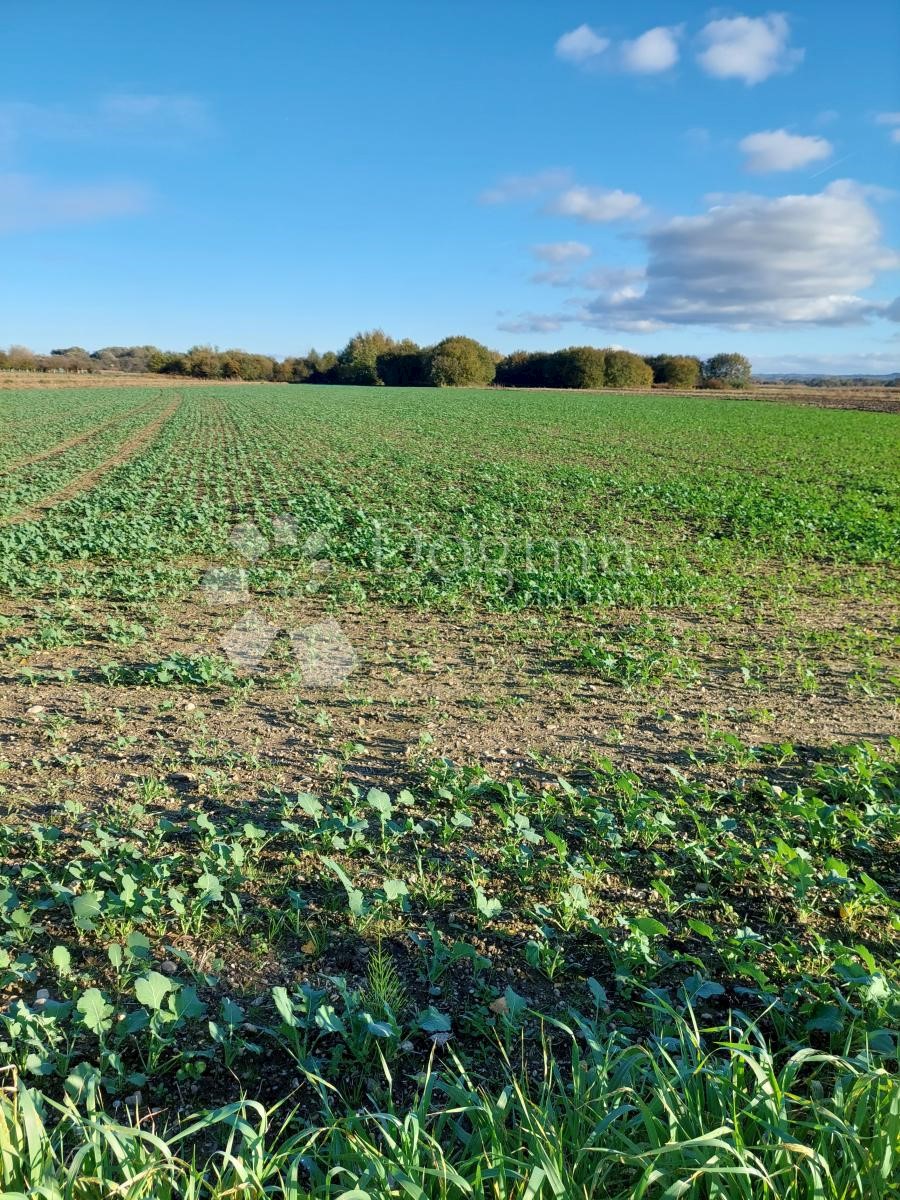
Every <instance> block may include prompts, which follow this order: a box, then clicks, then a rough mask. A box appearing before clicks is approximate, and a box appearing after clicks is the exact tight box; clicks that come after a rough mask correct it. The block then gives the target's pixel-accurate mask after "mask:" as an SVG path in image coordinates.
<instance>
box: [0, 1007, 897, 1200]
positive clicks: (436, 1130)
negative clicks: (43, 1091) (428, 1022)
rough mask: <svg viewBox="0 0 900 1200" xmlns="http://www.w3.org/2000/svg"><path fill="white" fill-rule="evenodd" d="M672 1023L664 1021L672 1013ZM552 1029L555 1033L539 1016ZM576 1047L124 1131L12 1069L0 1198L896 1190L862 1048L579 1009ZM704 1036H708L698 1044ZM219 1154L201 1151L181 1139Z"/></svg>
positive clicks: (835, 1195)
mask: <svg viewBox="0 0 900 1200" xmlns="http://www.w3.org/2000/svg"><path fill="white" fill-rule="evenodd" d="M670 1016H672V1014H670ZM553 1024H554V1025H555V1026H557V1028H566V1027H561V1026H559V1025H558V1023H557V1022H553ZM569 1032H570V1033H571V1035H572V1050H571V1059H570V1061H567V1062H566V1063H565V1066H564V1067H563V1065H562V1064H561V1063H560V1062H559V1061H557V1060H554V1059H553V1058H552V1057H550V1055H549V1053H547V1046H546V1043H545V1047H544V1048H545V1056H544V1061H543V1070H542V1071H541V1072H539V1073H538V1075H539V1079H538V1082H537V1083H534V1082H532V1081H530V1080H529V1076H528V1075H526V1074H525V1073H524V1072H523V1071H521V1070H515V1069H514V1068H513V1067H512V1065H511V1064H510V1063H506V1076H507V1078H506V1083H505V1086H503V1087H501V1088H500V1089H499V1090H496V1091H487V1090H485V1089H484V1088H482V1087H479V1086H477V1085H476V1084H475V1083H474V1082H473V1081H472V1080H471V1079H470V1078H469V1077H468V1076H467V1075H466V1073H465V1072H464V1071H462V1070H461V1071H460V1074H459V1076H458V1077H457V1078H455V1079H454V1080H453V1081H448V1080H447V1079H446V1078H444V1077H443V1076H442V1075H439V1074H438V1073H437V1072H436V1071H435V1070H428V1071H427V1072H426V1074H425V1076H424V1078H423V1081H422V1084H421V1088H420V1090H419V1093H418V1096H417V1098H416V1101H415V1103H414V1104H413V1105H412V1106H411V1107H410V1108H408V1109H406V1110H404V1111H396V1110H395V1109H394V1108H393V1107H391V1106H386V1107H385V1108H384V1110H383V1111H380V1112H376V1111H371V1112H359V1113H353V1114H350V1115H337V1104H336V1103H335V1104H334V1111H333V1110H332V1102H330V1101H329V1100H328V1099H327V1097H328V1096H329V1095H331V1094H334V1089H333V1088H332V1087H331V1085H329V1084H326V1083H325V1082H324V1081H322V1080H317V1079H315V1077H314V1076H310V1082H311V1083H312V1084H313V1085H315V1086H317V1087H318V1088H319V1089H320V1090H321V1094H322V1095H323V1097H324V1098H325V1099H324V1100H323V1118H325V1119H323V1121H322V1123H321V1124H320V1125H319V1126H317V1127H312V1126H307V1127H303V1128H301V1129H300V1131H299V1132H298V1131H297V1122H296V1121H292V1119H291V1118H290V1116H289V1115H288V1114H286V1113H285V1112H279V1111H278V1110H271V1111H269V1112H267V1111H266V1110H265V1109H264V1108H263V1107H262V1106H261V1105H259V1104H257V1103H255V1102H252V1101H245V1102H242V1103H236V1104H232V1105H229V1106H227V1107H225V1108H221V1109H218V1110H216V1111H214V1112H210V1113H206V1114H203V1115H200V1116H198V1117H197V1118H196V1119H194V1120H192V1121H191V1122H190V1123H188V1124H187V1125H186V1126H184V1127H182V1128H180V1129H177V1130H172V1129H169V1130H166V1131H153V1130H152V1129H151V1128H148V1127H146V1122H140V1123H138V1122H135V1123H132V1124H121V1123H118V1122H116V1121H115V1120H114V1119H112V1118H111V1117H110V1116H109V1115H107V1114H106V1113H104V1112H103V1111H101V1110H99V1109H97V1108H96V1106H94V1105H90V1106H88V1110H87V1111H79V1109H78V1108H76V1107H75V1105H74V1104H73V1103H71V1102H66V1103H58V1102H55V1101H52V1100H50V1099H48V1098H46V1097H42V1096H40V1094H38V1093H35V1092H33V1091H31V1090H29V1089H28V1088H27V1087H26V1086H25V1085H24V1083H22V1082H21V1081H19V1082H17V1083H15V1084H13V1085H12V1086H10V1087H8V1088H7V1089H5V1091H4V1092H3V1093H2V1095H0V1182H2V1193H0V1194H2V1196H3V1197H19V1196H22V1197H25V1196H29V1197H41V1198H42V1200H57V1198H59V1200H69V1198H72V1200H95V1198H97V1200H100V1198H101V1197H103V1198H105V1197H113V1196H116V1197H123V1198H127V1200H151V1198H152V1200H174V1198H175V1197H179V1198H184V1200H226V1198H228V1200H232V1198H233V1200H251V1198H256V1197H270V1196H271V1197H282V1196H283V1197H289V1198H291V1200H304V1198H310V1197H316V1198H317V1200H318V1198H325V1197H327V1198H329V1200H369V1198H371V1200H386V1198H387V1197H409V1198H412V1200H426V1198H427V1200H445V1198H446V1200H450V1198H451V1197H452V1198H453V1200H456V1198H462V1197H477V1198H481V1197H484V1198H490V1200H545V1198H550V1197H554V1198H556V1197H561V1198H565V1200H589V1198H591V1197H596V1198H600V1197H603V1198H606V1197H609V1198H613V1200H625V1198H626V1197H629V1198H635V1200H638V1198H641V1197H646V1198H648V1200H649V1198H651V1197H655V1198H658V1200H676V1198H678V1197H682V1196H689V1197H710V1198H716V1200H719V1198H721V1200H731V1198H732V1197H735V1198H738V1197H739V1198H745V1197H778V1198H782V1197H783V1198H785V1200H854V1198H860V1200H862V1198H863V1197H865V1200H880V1198H882V1197H888V1196H897V1195H900V1164H898V1155H900V1082H898V1078H897V1076H896V1075H894V1074H891V1073H890V1072H888V1071H887V1070H885V1069H884V1068H882V1067H876V1066H874V1065H872V1064H871V1063H870V1062H869V1061H868V1060H866V1059H863V1058H857V1059H849V1058H840V1057H835V1056H833V1055H828V1054H820V1053H818V1052H816V1051H814V1050H812V1049H809V1048H807V1049H802V1050H800V1051H797V1052H794V1053H793V1054H790V1055H789V1056H787V1055H785V1056H784V1058H783V1061H781V1062H776V1059H775V1056H774V1054H773V1051H772V1050H771V1048H770V1047H769V1046H767V1044H766V1042H765V1040H764V1039H763V1038H762V1036H761V1035H760V1034H759V1032H758V1030H757V1029H756V1028H755V1027H753V1026H745V1027H744V1028H743V1029H742V1030H738V1029H734V1028H728V1029H721V1030H713V1031H706V1033H705V1035H704V1036H703V1037H701V1035H700V1032H699V1030H698V1028H697V1026H696V1025H695V1024H694V1023H693V1017H692V1014H690V1013H689V1014H688V1018H687V1019H685V1018H681V1017H675V1018H674V1027H671V1026H670V1036H667V1037H663V1038H659V1039H657V1040H656V1041H655V1042H654V1043H653V1044H652V1045H649V1046H644V1045H638V1044H636V1043H626V1042H623V1041H622V1040H619V1039H617V1038H615V1037H613V1038H612V1039H609V1038H602V1039H601V1038H600V1036H599V1035H598V1033H597V1031H596V1029H595V1027H594V1026H593V1025H592V1024H591V1023H590V1022H587V1021H584V1020H582V1019H581V1018H575V1021H574V1025H573V1026H572V1027H571V1028H569ZM710 1034H712V1035H713V1036H712V1038H710ZM198 1145H203V1146H206V1147H212V1146H216V1147H218V1148H217V1149H206V1150H205V1151H204V1152H203V1154H202V1155H199V1154H198V1153H197V1151H196V1150H195V1149H194V1150H192V1149H191V1147H192V1146H194V1147H196V1146H198Z"/></svg>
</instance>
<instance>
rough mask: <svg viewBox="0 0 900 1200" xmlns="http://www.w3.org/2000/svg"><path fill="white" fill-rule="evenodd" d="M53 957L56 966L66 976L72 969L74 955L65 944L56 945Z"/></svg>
mask: <svg viewBox="0 0 900 1200" xmlns="http://www.w3.org/2000/svg"><path fill="white" fill-rule="evenodd" d="M51 958H52V959H53V965H54V967H56V969H57V971H58V972H59V974H60V975H62V977H63V978H65V977H66V976H67V975H68V974H69V973H70V971H71V970H72V955H71V954H70V953H69V951H68V950H67V949H66V947H65V946H54V947H53V952H52V954H51Z"/></svg>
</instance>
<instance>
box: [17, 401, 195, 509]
mask: <svg viewBox="0 0 900 1200" xmlns="http://www.w3.org/2000/svg"><path fill="white" fill-rule="evenodd" d="M183 399H184V397H183V396H182V395H179V396H178V397H177V399H175V400H174V401H173V402H172V403H171V404H169V405H168V406H167V407H166V408H165V410H164V411H163V412H162V413H160V415H159V416H158V417H157V418H156V419H155V420H153V421H151V422H150V424H149V425H145V426H144V427H143V429H139V430H138V431H137V433H135V434H133V435H132V436H131V437H130V438H128V439H127V441H124V442H123V443H122V444H121V445H120V446H119V448H118V449H117V450H116V453H115V454H113V455H112V456H111V457H110V458H107V459H104V461H103V462H102V463H98V464H97V466H96V467H91V469H90V470H89V471H84V472H82V474H81V475H76V477H75V478H74V479H72V480H71V481H70V482H69V483H67V484H66V486H65V487H64V488H60V489H59V490H58V491H56V492H51V493H50V494H49V495H48V496H43V497H42V498H41V499H40V500H37V501H36V502H35V503H34V504H30V505H28V507H27V508H23V509H20V510H19V511H18V512H16V513H12V514H11V515H10V516H8V517H5V518H4V519H3V520H2V521H0V525H22V524H24V523H25V522H27V521H33V520H36V519H37V518H39V517H40V516H41V515H42V514H43V513H45V512H46V511H47V510H48V509H51V508H55V507H56V506H57V505H59V504H65V503H66V501H67V500H73V499H74V498H75V497H76V496H80V495H81V493H82V492H86V491H88V489H90V488H92V487H93V486H94V484H95V483H96V482H97V480H98V479H100V478H101V477H102V476H103V475H105V474H106V473H107V472H108V471H112V470H113V469H114V468H115V467H120V466H121V465H122V464H123V463H126V462H128V460H129V459H131V458H133V457H134V456H135V454H137V453H138V451H139V450H143V448H144V447H145V446H147V445H149V443H150V442H152V441H153V439H154V438H155V437H156V435H157V434H158V433H159V431H160V430H161V429H162V427H163V426H164V425H165V424H167V423H168V421H169V420H170V419H171V418H172V417H173V416H174V415H175V413H176V411H177V410H178V408H179V407H180V406H181V403H182V401H183ZM144 407H146V406H144ZM137 411H140V410H137Z"/></svg>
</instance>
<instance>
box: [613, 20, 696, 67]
mask: <svg viewBox="0 0 900 1200" xmlns="http://www.w3.org/2000/svg"><path fill="white" fill-rule="evenodd" d="M681 32H682V27H681V26H680V25H678V26H667V25H657V27H656V28H655V29H648V30H647V32H646V33H642V34H641V36H640V37H638V38H635V39H634V41H630V42H623V43H622V46H621V51H620V53H621V58H622V66H623V67H624V68H625V70H626V71H633V72H635V74H638V75H653V74H655V73H656V72H657V71H668V69H669V68H670V67H674V66H675V64H676V63H677V62H678V39H679V37H680V36H681Z"/></svg>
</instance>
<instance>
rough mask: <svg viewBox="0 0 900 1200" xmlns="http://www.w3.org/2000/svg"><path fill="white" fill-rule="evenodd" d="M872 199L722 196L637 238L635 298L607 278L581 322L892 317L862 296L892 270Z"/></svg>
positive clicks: (866, 192)
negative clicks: (639, 281)
mask: <svg viewBox="0 0 900 1200" xmlns="http://www.w3.org/2000/svg"><path fill="white" fill-rule="evenodd" d="M875 195H878V193H875ZM872 198H873V193H872V191H871V190H870V189H866V188H863V187H861V186H860V185H858V184H855V183H853V182H852V181H850V180H840V181H837V182H835V183H832V184H829V186H828V187H826V188H825V189H824V190H823V191H821V192H818V193H815V194H813V195H788V196H779V197H774V198H773V197H768V196H752V195H750V196H737V197H730V198H728V197H726V198H722V199H719V200H718V201H717V202H716V203H714V204H713V206H712V207H710V208H709V210H708V211H707V212H706V213H704V214H702V215H701V216H690V217H674V218H672V219H671V220H669V221H667V222H665V223H664V224H662V225H660V226H658V227H657V228H655V229H652V230H650V231H649V232H648V233H646V234H645V235H644V238H643V240H644V242H645V244H646V247H647V265H646V284H645V286H644V288H643V290H642V291H640V292H639V293H638V292H637V288H636V287H635V286H633V285H631V286H629V285H628V283H627V282H624V281H619V280H613V279H611V280H610V281H609V282H608V284H607V285H606V286H605V289H604V293H603V294H601V295H598V296H597V297H596V298H595V299H593V300H591V301H590V302H589V303H588V304H587V305H585V306H584V308H583V310H582V319H583V320H584V321H586V322H587V323H588V324H594V325H598V326H600V327H602V328H620V329H631V330H636V331H643V330H650V329H654V328H660V327H663V326H667V325H668V326H677V325H710V326H719V327H727V328H738V329H753V328H760V329H763V328H778V327H791V326H798V325H848V324H852V323H854V322H859V321H865V320H867V319H868V318H870V317H874V316H883V317H891V315H892V312H891V307H890V305H888V304H886V303H884V302H881V301H874V300H870V299H868V298H866V297H864V296H862V295H860V292H861V291H863V290H864V289H865V288H867V287H869V286H870V285H871V284H872V283H873V282H874V281H875V279H876V277H877V276H878V275H879V273H881V272H883V271H887V270H890V269H895V268H897V267H900V256H898V255H897V254H896V253H894V252H893V251H891V250H889V249H888V248H887V247H886V246H885V245H884V244H883V242H882V232H881V225H880V223H879V220H878V217H877V215H876V213H875V212H874V210H873V209H872V207H871V205H870V203H869V201H870V199H872ZM897 315H898V317H900V311H898V314H897Z"/></svg>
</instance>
